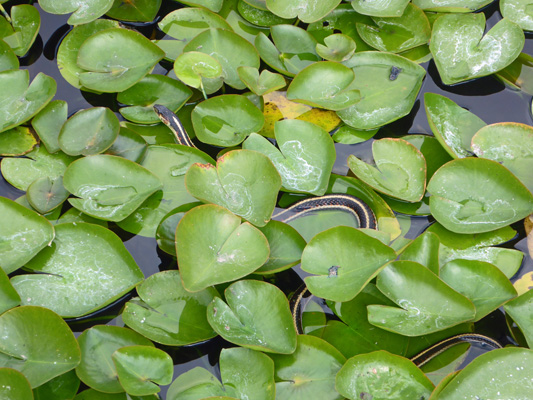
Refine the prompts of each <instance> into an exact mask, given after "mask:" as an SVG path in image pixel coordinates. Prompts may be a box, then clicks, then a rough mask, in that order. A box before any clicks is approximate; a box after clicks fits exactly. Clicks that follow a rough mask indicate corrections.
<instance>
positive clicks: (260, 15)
mask: <svg viewBox="0 0 533 400" xmlns="http://www.w3.org/2000/svg"><path fill="white" fill-rule="evenodd" d="M263 5H265V2H264V1H263V2H261V1H259V2H252V1H248V2H246V1H245V0H238V2H237V10H238V12H239V14H240V15H241V17H242V18H244V19H245V20H246V21H248V22H250V23H251V24H254V25H257V26H265V27H266V26H274V25H279V24H290V23H292V22H294V18H289V19H287V18H282V17H279V16H277V15H276V14H274V13H272V12H270V11H269V10H268V9H267V8H266V5H265V7H262V6H263Z"/></svg>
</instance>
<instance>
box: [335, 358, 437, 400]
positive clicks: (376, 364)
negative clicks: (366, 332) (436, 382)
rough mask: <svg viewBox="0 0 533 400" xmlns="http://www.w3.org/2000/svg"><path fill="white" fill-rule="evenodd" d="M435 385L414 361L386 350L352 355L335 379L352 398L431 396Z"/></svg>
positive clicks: (425, 397)
mask: <svg viewBox="0 0 533 400" xmlns="http://www.w3.org/2000/svg"><path fill="white" fill-rule="evenodd" d="M433 387H434V386H433V384H432V383H431V381H430V380H429V379H428V378H427V377H426V376H425V375H424V373H423V372H422V371H420V370H419V369H418V368H417V367H416V366H415V365H414V364H413V363H412V362H411V361H409V360H407V359H405V358H403V357H400V356H396V355H393V354H390V353H387V352H386V351H375V352H373V353H368V354H361V355H358V356H354V357H352V358H350V359H349V360H348V361H346V364H344V366H343V367H342V368H341V370H340V371H339V373H338V374H337V378H336V380H335V388H336V389H337V390H338V391H339V393H340V394H342V395H343V396H345V397H347V398H349V399H352V400H356V399H387V398H389V399H393V398H397V399H427V398H429V396H430V395H431V392H432V391H433ZM391 394H393V396H394V397H391Z"/></svg>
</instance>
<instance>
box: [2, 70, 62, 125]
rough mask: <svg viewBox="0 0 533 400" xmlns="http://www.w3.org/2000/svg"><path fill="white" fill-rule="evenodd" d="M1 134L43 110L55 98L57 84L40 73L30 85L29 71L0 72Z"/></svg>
mask: <svg viewBox="0 0 533 400" xmlns="http://www.w3.org/2000/svg"><path fill="white" fill-rule="evenodd" d="M0 87H2V88H4V90H2V92H1V93H0V132H3V131H7V130H8V129H10V128H13V127H15V126H17V125H20V124H22V123H24V122H26V121H28V120H29V119H31V118H32V117H33V116H34V115H35V114H37V113H38V112H39V111H41V109H43V108H44V107H45V106H46V105H47V104H48V102H49V101H50V100H51V99H52V97H54V94H55V93H56V87H57V85H56V82H55V81H54V79H53V78H51V77H49V76H47V75H45V74H43V73H42V72H39V74H37V76H36V77H35V79H34V80H33V81H32V83H31V84H30V74H29V72H28V70H22V69H19V70H8V71H4V72H0Z"/></svg>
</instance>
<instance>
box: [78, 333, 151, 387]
mask: <svg viewBox="0 0 533 400" xmlns="http://www.w3.org/2000/svg"><path fill="white" fill-rule="evenodd" d="M78 342H79V344H80V348H81V354H82V359H81V363H80V364H79V365H78V367H77V368H76V374H77V375H78V377H79V378H80V379H81V381H82V382H83V383H85V384H86V385H87V386H89V387H91V388H93V389H96V390H99V391H102V392H106V393H121V392H124V388H123V387H122V386H121V385H120V382H119V380H118V374H117V369H116V367H115V364H114V363H113V358H112V356H113V353H114V352H115V351H117V350H118V349H120V348H121V347H124V346H135V345H139V346H153V344H152V342H150V341H149V340H148V339H146V338H145V337H144V336H141V335H139V334H138V333H137V332H134V331H132V330H130V329H127V328H121V327H118V326H108V325H96V326H94V327H92V328H90V329H87V330H85V331H84V332H83V333H82V334H81V335H80V337H79V338H78Z"/></svg>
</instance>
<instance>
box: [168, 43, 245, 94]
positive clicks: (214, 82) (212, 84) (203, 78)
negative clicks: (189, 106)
mask: <svg viewBox="0 0 533 400" xmlns="http://www.w3.org/2000/svg"><path fill="white" fill-rule="evenodd" d="M239 68H244V67H239ZM249 68H251V67H249ZM174 72H175V74H176V76H177V77H178V79H179V80H181V81H182V82H183V83H185V84H187V85H189V86H191V87H194V88H196V89H200V90H202V93H204V97H207V96H205V94H211V93H214V92H216V91H217V90H219V89H220V88H221V87H222V83H223V77H222V65H220V63H219V62H218V60H217V59H216V58H214V57H211V56H210V55H209V54H205V53H200V52H199V51H188V52H186V53H183V54H181V55H180V56H179V57H177V58H176V61H175V62H174Z"/></svg>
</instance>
